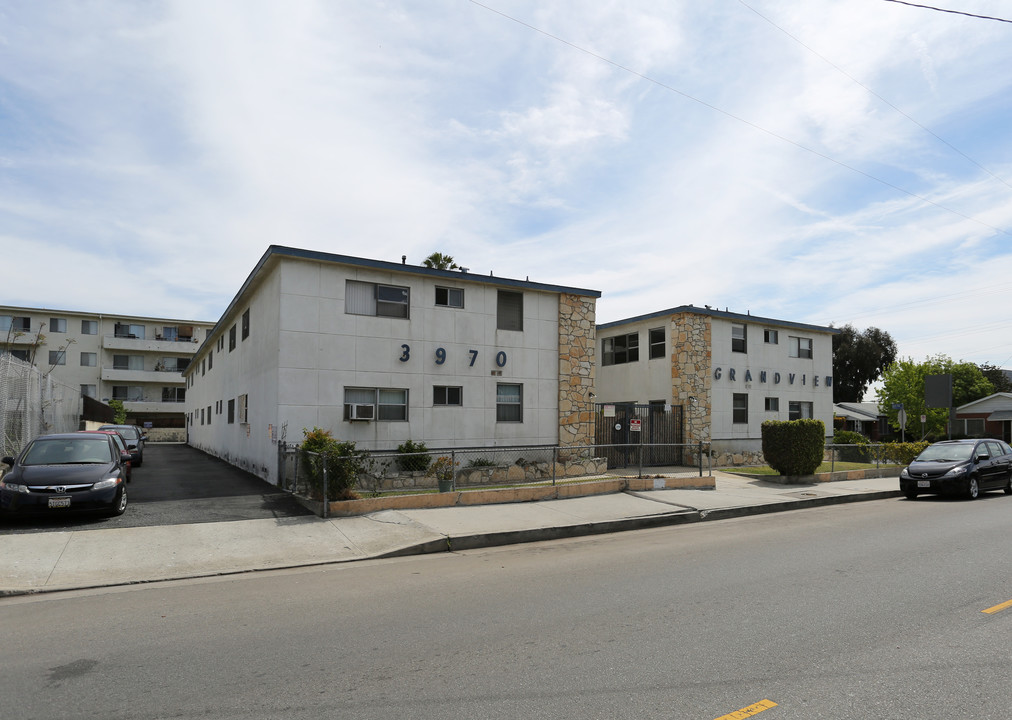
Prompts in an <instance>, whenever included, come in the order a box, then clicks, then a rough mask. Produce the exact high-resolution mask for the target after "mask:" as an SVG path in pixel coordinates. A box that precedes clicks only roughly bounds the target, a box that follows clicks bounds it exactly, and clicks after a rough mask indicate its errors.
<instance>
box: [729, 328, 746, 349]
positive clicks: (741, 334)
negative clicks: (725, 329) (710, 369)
mask: <svg viewBox="0 0 1012 720" xmlns="http://www.w3.org/2000/svg"><path fill="white" fill-rule="evenodd" d="M731 352H740V353H743V352H748V325H740V324H738V323H735V324H734V325H732V326H731Z"/></svg>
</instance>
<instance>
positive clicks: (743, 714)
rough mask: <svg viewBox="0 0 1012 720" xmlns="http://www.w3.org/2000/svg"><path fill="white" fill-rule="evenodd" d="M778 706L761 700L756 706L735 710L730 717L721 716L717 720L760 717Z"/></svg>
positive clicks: (740, 719) (770, 701) (769, 701)
mask: <svg viewBox="0 0 1012 720" xmlns="http://www.w3.org/2000/svg"><path fill="white" fill-rule="evenodd" d="M776 706H777V704H776V703H775V702H773V701H772V700H760V701H759V702H757V703H756V704H755V705H749V706H748V707H747V708H742V709H741V710H735V711H734V712H733V713H730V714H729V715H721V716H720V717H719V718H717V720H742V718H748V717H752V716H753V715H758V714H759V713H761V712H762V711H763V710H769V709H770V708H774V707H776Z"/></svg>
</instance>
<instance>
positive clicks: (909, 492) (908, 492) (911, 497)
mask: <svg viewBox="0 0 1012 720" xmlns="http://www.w3.org/2000/svg"><path fill="white" fill-rule="evenodd" d="M903 494H904V495H906V496H907V500H916V499H917V491H916V490H904V491H903Z"/></svg>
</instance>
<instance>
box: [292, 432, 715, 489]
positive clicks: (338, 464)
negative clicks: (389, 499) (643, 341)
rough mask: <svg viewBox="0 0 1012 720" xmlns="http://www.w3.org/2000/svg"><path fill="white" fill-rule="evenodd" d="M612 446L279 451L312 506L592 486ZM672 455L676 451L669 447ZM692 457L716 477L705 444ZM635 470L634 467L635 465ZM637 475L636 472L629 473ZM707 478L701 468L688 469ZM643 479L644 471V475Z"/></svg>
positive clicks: (602, 472)
mask: <svg viewBox="0 0 1012 720" xmlns="http://www.w3.org/2000/svg"><path fill="white" fill-rule="evenodd" d="M614 449H615V448H614V447H613V446H610V445H587V446H580V447H560V446H556V445H525V446H509V447H472V448H443V449H432V450H425V451H424V452H364V451H359V452H356V453H355V454H354V455H346V456H330V457H328V458H324V457H323V456H320V455H318V454H316V453H310V452H306V451H303V450H301V449H300V448H299V447H298V446H297V445H289V444H286V443H279V445H278V486H279V487H280V488H281V489H283V490H286V491H288V492H291V493H294V494H296V495H299V496H301V497H305V498H308V499H310V500H313V501H321V500H322V499H323V498H324V497H327V498H328V499H330V500H337V499H342V494H343V493H345V492H346V491H348V490H352V491H354V492H356V493H358V494H360V495H372V496H380V495H385V494H405V493H412V492H431V491H433V490H439V491H441V492H446V491H450V490H467V489H482V488H485V489H488V488H495V487H513V486H518V485H533V484H545V485H555V484H557V483H560V482H567V481H579V480H581V479H582V480H587V479H591V478H594V477H602V476H607V475H608V460H607V458H606V455H607V453H608V452H609V451H612V450H614ZM667 449H668V450H671V449H672V448H667ZM677 449H678V451H679V452H681V451H683V450H685V451H686V452H690V451H691V452H692V453H693V454H694V455H695V456H696V457H698V458H699V460H700V463H703V462H704V460H703V458H706V460H705V462H706V468H705V469H706V471H707V472H710V467H709V453H706V452H704V449H703V446H702V445H692V446H689V445H678V446H677ZM634 467H635V466H634ZM630 469H632V468H630ZM684 470H685V472H687V473H689V472H691V473H695V472H697V471H698V472H699V473H700V475H702V474H703V472H704V467H703V465H700V466H699V468H698V469H697V468H695V467H693V468H689V467H686V468H684ZM640 474H642V468H640Z"/></svg>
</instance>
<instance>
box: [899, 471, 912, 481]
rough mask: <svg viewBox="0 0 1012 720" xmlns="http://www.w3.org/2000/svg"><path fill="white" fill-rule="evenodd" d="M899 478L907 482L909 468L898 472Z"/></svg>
mask: <svg viewBox="0 0 1012 720" xmlns="http://www.w3.org/2000/svg"><path fill="white" fill-rule="evenodd" d="M900 477H901V478H903V479H904V480H909V479H910V468H903V469H902V470H900Z"/></svg>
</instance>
